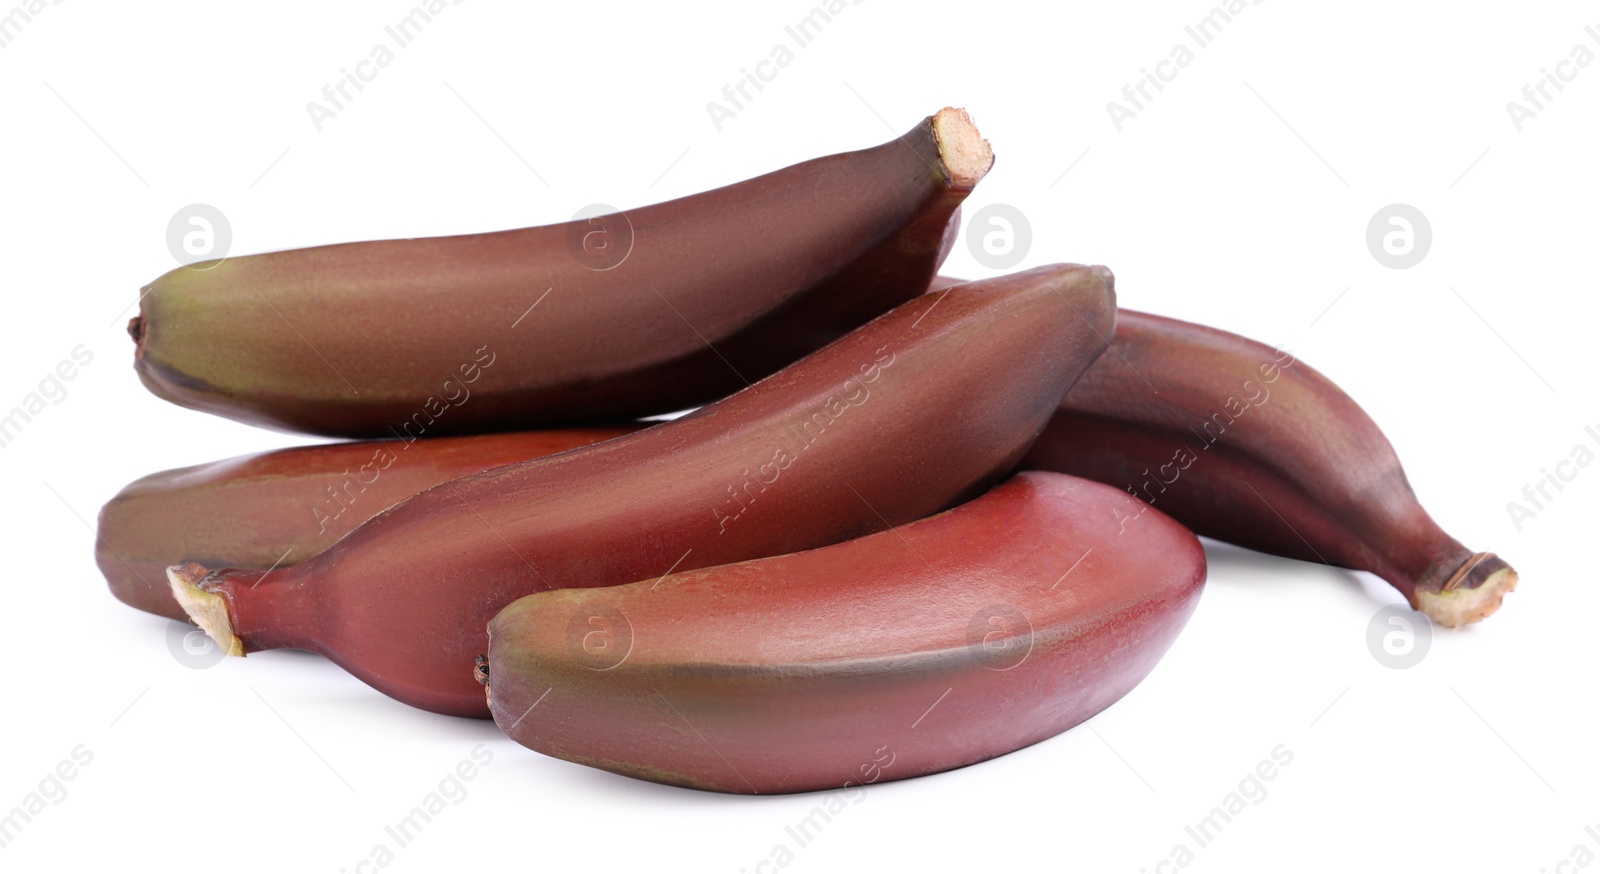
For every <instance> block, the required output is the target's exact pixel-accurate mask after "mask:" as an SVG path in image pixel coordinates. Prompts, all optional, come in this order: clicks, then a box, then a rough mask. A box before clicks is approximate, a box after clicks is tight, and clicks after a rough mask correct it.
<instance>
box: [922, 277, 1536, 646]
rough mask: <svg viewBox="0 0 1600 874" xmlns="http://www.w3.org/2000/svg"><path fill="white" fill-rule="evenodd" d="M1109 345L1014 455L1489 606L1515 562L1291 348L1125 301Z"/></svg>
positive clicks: (1467, 609) (1443, 605) (1199, 523)
mask: <svg viewBox="0 0 1600 874" xmlns="http://www.w3.org/2000/svg"><path fill="white" fill-rule="evenodd" d="M959 281H960V280H951V279H947V278H945V277H940V279H939V280H938V281H937V282H936V283H935V285H934V288H935V289H938V288H941V287H943V285H944V283H946V282H959ZM1111 350H1112V351H1111V352H1110V353H1108V354H1106V355H1104V356H1102V357H1101V358H1100V359H1098V360H1097V361H1096V362H1095V363H1094V364H1093V365H1092V366H1091V367H1090V368H1089V370H1088V372H1087V373H1085V374H1084V376H1083V378H1082V379H1080V380H1078V382H1077V383H1076V384H1075V385H1074V386H1073V387H1072V390H1071V391H1069V392H1068V393H1067V395H1066V398H1065V399H1064V400H1063V401H1062V402H1061V408H1060V410H1058V411H1057V412H1056V414H1055V416H1054V417H1053V418H1052V419H1051V420H1050V424H1049V426H1048V427H1046V428H1045V431H1044V433H1043V434H1042V435H1041V436H1040V438H1039V441H1038V443H1036V444H1035V445H1034V447H1033V449H1032V451H1031V452H1029V454H1028V456H1027V457H1026V458H1025V459H1023V462H1022V466H1023V467H1024V468H1034V469H1039V470H1054V471H1060V472H1062V473H1069V474H1073V475H1075V476H1081V477H1086V478H1088V479H1092V480H1096V481H1098V482H1102V483H1108V484H1110V485H1115V486H1118V487H1121V488H1125V489H1127V490H1128V492H1130V493H1132V494H1134V495H1136V496H1138V497H1139V498H1141V499H1143V500H1145V501H1147V502H1149V503H1150V504H1151V505H1153V506H1155V507H1157V508H1159V509H1161V510H1163V511H1165V512H1166V513H1167V514H1168V515H1170V516H1172V517H1173V518H1174V519H1177V520H1178V521H1179V522H1182V523H1183V524H1185V525H1187V526H1189V527H1190V528H1191V529H1193V530H1194V531H1195V532H1196V533H1197V534H1201V535H1204V536H1206V537H1213V538H1216V539H1218V540H1223V541H1226V542H1228V543H1234V544H1238V545H1240V546H1244V547H1248V548H1250V549H1256V550H1260V551H1262V552H1268V553H1272V554H1274V555H1282V556H1288V557H1290V558H1297V559H1301V560H1304V561H1317V562H1325V563H1328V564H1330V565H1337V566H1340V567H1348V568H1356V569H1359V570H1364V571H1369V572H1371V573H1373V574H1376V575H1378V576H1379V577H1382V578H1383V579H1385V580H1387V581H1388V582H1389V583H1390V584H1391V585H1393V586H1394V587H1395V588H1396V589H1398V590H1399V591H1400V593H1401V594H1403V595H1404V596H1405V597H1406V600H1407V601H1409V602H1410V604H1411V606H1412V607H1413V608H1415V609H1417V610H1420V611H1422V612H1423V613H1425V614H1427V616H1428V617H1429V618H1431V619H1432V620H1433V621H1434V622H1437V623H1439V624H1441V625H1445V626H1458V625H1465V624H1467V623H1471V622H1476V621H1478V620H1480V619H1483V618H1484V617H1486V616H1488V615H1490V614H1492V613H1493V612H1494V611H1495V610H1496V609H1498V608H1499V606H1500V602H1501V599H1502V598H1504V597H1505V594H1506V593H1507V592H1510V591H1511V590H1512V589H1514V588H1515V587H1516V584H1517V574H1516V571H1514V570H1512V569H1511V567H1510V565H1508V564H1506V563H1505V562H1504V561H1503V560H1501V559H1500V558H1499V557H1497V556H1495V555H1493V554H1492V553H1486V552H1479V553H1474V552H1473V551H1472V550H1470V549H1468V548H1466V547H1465V546H1463V545H1461V543H1460V542H1459V541H1457V540H1456V539H1454V538H1453V537H1451V536H1450V535H1449V534H1446V533H1445V532H1444V530H1443V529H1441V528H1440V527H1439V525H1438V523H1436V522H1435V521H1434V520H1433V518H1432V517H1430V516H1429V515H1428V513H1427V511H1426V510H1424V509H1423V508H1422V505H1421V504H1420V503H1418V501H1417V496H1416V494H1415V493H1414V492H1412V490H1411V485H1410V483H1408V482H1407V480H1406V475H1405V471H1403V470H1402V469H1401V467H1400V459H1399V458H1397V457H1396V456H1395V452H1394V447H1392V446H1391V445H1390V444H1389V441H1388V440H1387V439H1386V438H1385V437H1384V436H1383V432H1382V431H1380V430H1379V429H1378V426H1377V424H1376V423H1374V422H1373V421H1372V419H1371V418H1370V417H1368V416H1367V414H1366V413H1365V412H1364V411H1362V409H1361V407H1359V406H1358V405H1357V404H1356V402H1355V401H1353V400H1351V399H1350V397H1349V396H1348V395H1346V394H1345V393H1344V392H1342V391H1340V390H1339V387H1338V386H1336V385H1334V384H1333V383H1332V382H1331V381H1329V380H1328V378H1327V377H1325V376H1323V375H1322V374H1320V373H1318V372H1317V371H1315V370H1313V369H1311V367H1309V366H1308V365H1306V364H1305V363H1303V362H1299V361H1296V360H1295V359H1294V357H1293V356H1292V355H1290V354H1289V353H1287V352H1283V351H1280V350H1276V349H1273V348H1271V347H1269V346H1266V345H1263V344H1261V343H1257V342H1255V341H1253V340H1247V339H1245V338H1244V337H1240V336H1238V335H1237V334H1230V333H1228V332H1227V331H1221V330H1218V329H1215V328H1208V327H1204V326H1201V325H1195V324H1190V323H1188V322H1182V321H1178V320H1177V319H1169V318H1163V317H1161V316H1154V315H1149V314H1146V313H1140V312H1134V311H1131V310H1121V311H1119V312H1118V314H1117V329H1116V335H1115V336H1114V337H1113V338H1112V341H1111ZM1120 524H1122V525H1124V526H1126V527H1129V528H1132V527H1134V526H1137V525H1140V524H1143V523H1142V522H1141V521H1140V518H1139V516H1138V515H1137V514H1133V515H1132V516H1130V517H1128V518H1124V519H1121V520H1120Z"/></svg>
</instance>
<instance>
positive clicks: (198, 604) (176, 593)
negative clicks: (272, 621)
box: [167, 561, 244, 656]
mask: <svg viewBox="0 0 1600 874" xmlns="http://www.w3.org/2000/svg"><path fill="white" fill-rule="evenodd" d="M209 575H210V572H209V571H207V570H206V569H205V568H204V567H202V566H200V565H198V564H195V563H194V562H192V561H191V562H188V563H186V564H181V565H173V566H172V567H169V568H167V583H168V584H169V585H171V586H172V596H173V597H174V598H176V599H177V600H178V605H179V606H180V607H182V608H183V612H185V613H187V614H189V618H190V619H192V620H194V624H196V625H198V626H200V630H201V631H204V632H205V633H206V636H207V637H209V638H211V640H212V641H214V642H215V643H216V645H217V646H218V647H219V648H220V649H221V650H222V651H223V652H224V653H227V654H228V655H231V656H242V655H244V644H243V643H242V642H241V641H240V640H239V638H238V637H237V636H236V635H235V634H234V633H233V621H232V620H231V619H229V618H228V603H227V601H225V600H224V599H223V597H222V596H221V595H219V594H217V593H216V592H208V591H206V590H205V589H202V588H200V583H201V581H203V580H204V579H205V578H206V577H207V576H209Z"/></svg>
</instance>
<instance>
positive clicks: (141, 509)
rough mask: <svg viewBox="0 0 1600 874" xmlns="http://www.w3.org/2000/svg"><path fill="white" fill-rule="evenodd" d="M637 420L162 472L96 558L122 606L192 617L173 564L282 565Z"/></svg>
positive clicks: (126, 502)
mask: <svg viewBox="0 0 1600 874" xmlns="http://www.w3.org/2000/svg"><path fill="white" fill-rule="evenodd" d="M641 427H643V425H619V426H616V427H609V428H572V429H566V430H557V431H517V432H511V433H506V434H481V435H476V436H472V437H440V438H437V439H429V440H373V441H358V442H352V443H330V444H327V445H324V446H299V447H295V448H293V449H280V450H277V451H275V452H262V453H259V454H256V455H244V456H240V457H238V458H229V459H224V460H222V461H213V462H211V463H210V464H201V465H196V466H194V467H185V468H179V469H177V470H164V471H161V472H160V473H153V474H151V475H149V476H146V477H142V478H140V479H137V480H135V481H133V482H131V483H129V484H128V485H127V486H125V487H123V489H122V491H120V492H117V494H116V496H115V497H113V498H112V499H111V500H109V501H107V502H106V505H105V506H104V507H102V508H101V509H100V524H99V531H98V538H97V540H96V542H95V561H96V563H98V564H99V565H100V572H101V573H102V574H104V575H105V578H106V582H108V583H110V585H111V593H112V594H113V595H116V596H117V598H118V599H119V600H121V601H122V602H123V603H125V604H128V605H129V606H132V607H137V608H138V609H140V610H144V611H146V612H149V613H155V614H157V615H160V616H167V617H170V618H173V619H178V620H182V621H188V618H189V617H188V614H186V613H184V611H183V608H182V607H180V606H178V602H177V601H175V600H173V597H172V586H171V585H170V584H169V583H168V582H167V567H168V566H170V565H171V564H172V563H173V562H177V561H184V560H188V561H195V562H199V563H201V564H206V565H213V566H221V567H234V568H242V569H245V570H258V571H266V570H269V569H272V568H286V567H289V566H291V565H295V564H298V563H300V562H302V561H305V560H306V559H308V558H311V557H312V556H314V555H316V554H317V553H319V552H321V551H323V550H324V549H327V548H328V547H329V546H332V545H333V543H334V541H336V540H338V539H339V538H341V537H343V536H344V535H346V534H348V533H349V532H351V531H352V530H354V529H355V527H356V526H357V525H360V524H361V523H362V522H365V521H366V520H368V519H370V518H372V517H373V516H374V515H377V513H378V512H379V511H382V510H386V509H388V508H389V507H390V505H392V504H396V503H399V502H400V501H402V500H405V499H406V498H409V497H411V496H412V495H414V494H416V493H417V492H420V491H422V490H423V489H426V488H430V487H432V486H436V485H438V484H439V483H442V482H445V481H447V480H453V479H456V478H458V477H463V476H466V475H467V474H469V473H477V472H478V471H481V470H488V469H489V468H491V467H499V466H500V465H502V464H510V463H512V462H514V461H526V460H528V459H530V458H539V457H542V456H545V455H553V454H555V453H557V452H562V451H565V450H567V449H574V448H576V447H579V446H587V445H589V444H590V443H597V442H599V441H601V440H609V439H610V438H612V437H620V436H621V435H623V434H628V433H631V432H633V431H636V430H638V429H639V428H641Z"/></svg>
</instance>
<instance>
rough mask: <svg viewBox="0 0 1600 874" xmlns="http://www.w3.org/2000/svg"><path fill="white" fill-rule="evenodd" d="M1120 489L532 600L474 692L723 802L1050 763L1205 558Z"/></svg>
mask: <svg viewBox="0 0 1600 874" xmlns="http://www.w3.org/2000/svg"><path fill="white" fill-rule="evenodd" d="M1140 506H1141V505H1140V504H1139V502H1138V501H1137V500H1136V499H1134V498H1133V497H1131V496H1129V495H1128V494H1126V493H1125V492H1121V491H1118V490H1117V489H1115V488H1110V487H1107V486H1104V485H1100V484H1098V483H1091V482H1088V481H1086V480H1081V479H1077V478H1074V477H1068V476H1062V475H1060V474H1054V473H1023V474H1019V475H1017V476H1016V477H1015V478H1013V479H1012V480H1010V481H1009V482H1007V483H1005V484H1003V485H1001V486H999V487H997V488H996V489H995V490H994V491H992V492H990V493H988V494H987V495H984V496H982V497H980V498H978V499H976V500H974V501H972V502H971V503H968V504H965V505H962V506H960V507H957V508H956V509H954V510H950V511H948V512H946V513H943V514H940V515H938V516H934V517H931V518H927V519H923V520H921V521H918V522H913V523H911V524H909V525H905V526H902V527H900V528H896V529H894V530H892V531H880V532H878V533H876V534H872V535H869V536H866V537H862V538H860V539H858V540H852V541H849V542H846V543H839V544H835V545H832V546H826V547H822V548H820V549H813V550H810V551H808V552H800V553H795V554H792V555H781V556H777V557H773V558H764V559H757V560H755V561H746V562H742V563H739V564H730V565H722V566H720V567H713V568H706V569H704V570H696V571H689V572H679V573H675V574H671V575H669V576H667V577H665V578H662V579H659V580H653V579H646V580H641V581H639V582H636V583H632V584H630V585H625V586H616V587H613V588H609V589H568V590H563V591H550V592H541V593H538V594H535V595H530V596H528V597H526V598H522V599H520V600H518V601H516V602H514V603H512V604H511V605H510V606H509V607H507V608H506V609H504V610H502V611H501V612H500V615H498V616H496V617H495V619H494V621H493V622H492V623H490V625H489V654H488V658H487V660H486V662H484V663H480V666H479V677H480V680H484V681H487V682H488V683H489V699H490V709H491V710H492V711H493V713H494V718H495V721H496V722H497V723H498V724H499V725H500V727H501V728H502V729H504V730H505V732H506V733H507V734H509V735H510V736H511V737H512V738H514V739H515V740H516V741H517V742H518V743H521V744H523V745H524V746H527V747H531V748H532V749H535V750H538V751H539V752H542V753H547V754H549V755H552V756H556V757H558V758H562V759H567V760H569V761H573V762H578V763H581V764H585V765H593V766H595V767H598V768H604V769H606V770H610V771H616V772H618V773H621V774H627V775H630V776H634V777H642V778H644V779H647V780H655V781H658V782H662V783H672V784H675V785H679V786H691V787H695V788H700V789H713V790H720V791H725V792H743V793H760V794H766V793H774V792H803V791H807V790H814V789H829V788H839V787H846V788H847V787H850V786H852V785H859V784H862V783H869V782H876V781H880V780H895V779H901V778H904V777H914V776H917V775H919V774H927V773H932V772H935V771H944V770H948V769H950V768H958V767H961V766H962V765H969V764H972V763H973V762H978V761H982V760H984V759H988V758H992V757H994V756H998V755H1002V754H1004V753H1008V752H1010V751H1012V750H1015V749H1019V748H1021V747H1025V746H1028V745H1029V744H1033V743H1037V742H1038V741H1041V740H1044V739H1045V738H1048V737H1050V736H1052V735H1055V734H1057V733H1059V732H1062V731H1065V730H1066V729H1068V728H1070V727H1072V726H1073V725H1076V724H1078V723H1079V722H1082V721H1083V720H1085V719H1087V718H1089V717H1090V716H1093V715H1094V714H1095V713H1098V712H1099V711H1100V710H1102V709H1104V708H1106V707H1107V706H1109V705H1110V704H1111V703H1113V702H1115V701H1116V700H1117V699H1119V698H1121V697H1122V696H1123V695H1125V694H1127V693H1128V691H1129V690H1130V689H1132V688H1133V687H1134V686H1135V685H1137V684H1138V683H1139V681H1140V680H1142V679H1144V677H1145V675H1146V674H1148V673H1149V672H1150V670H1151V669H1152V668H1153V667H1155V664H1156V662H1157V661H1158V660H1159V659H1160V658H1161V656H1162V655H1163V654H1164V653H1165V652H1166V651H1167V648H1168V646H1170V645H1171V643H1172V641H1173V639H1174V638H1175V637H1176V636H1177V634H1178V632H1179V631H1180V630H1181V629H1182V628H1183V626H1184V624H1185V622H1187V621H1188V618H1189V615H1190V613H1191V612H1193V610H1194V607H1195V604H1196V603H1197V601H1198V600H1199V595H1200V590H1201V585H1202V583H1203V582H1204V580H1205V553H1204V551H1203V550H1202V549H1201V548H1200V542H1199V541H1198V540H1196V539H1195V536H1194V535H1193V534H1191V533H1190V532H1189V531H1187V530H1185V529H1184V528H1183V527H1182V526H1181V525H1179V524H1178V523H1176V522H1174V521H1172V520H1171V519H1169V518H1167V517H1165V516H1163V515H1162V514H1161V513H1159V512H1155V511H1152V512H1148V513H1146V514H1145V518H1143V519H1142V520H1141V524H1140V525H1139V526H1137V527H1131V528H1129V529H1128V530H1127V531H1122V530H1120V529H1119V527H1118V525H1117V522H1116V514H1117V513H1124V514H1132V513H1137V512H1139V510H1138V509H1136V508H1139V507H1140Z"/></svg>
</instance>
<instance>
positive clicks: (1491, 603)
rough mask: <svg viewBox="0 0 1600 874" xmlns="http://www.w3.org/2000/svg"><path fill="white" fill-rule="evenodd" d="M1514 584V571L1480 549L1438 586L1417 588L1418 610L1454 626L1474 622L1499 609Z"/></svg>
mask: <svg viewBox="0 0 1600 874" xmlns="http://www.w3.org/2000/svg"><path fill="white" fill-rule="evenodd" d="M1516 587H1517V572H1516V571H1515V570H1513V569H1512V567H1511V566H1510V565H1508V564H1506V563H1505V561H1504V560H1503V559H1501V558H1500V557H1499V556H1497V555H1495V554H1494V553H1492V552H1480V553H1477V554H1476V555H1474V556H1473V557H1472V558H1471V559H1469V560H1468V561H1467V562H1466V563H1465V564H1463V565H1462V566H1461V568H1460V569H1459V570H1457V571H1456V572H1455V574H1453V575H1452V576H1451V577H1450V579H1449V580H1448V581H1447V582H1446V583H1445V584H1444V585H1443V586H1442V587H1441V588H1440V591H1437V592H1429V591H1424V590H1422V589H1418V590H1417V593H1416V604H1415V605H1414V606H1415V607H1416V608H1417V609H1418V610H1421V611H1422V612H1423V613H1425V614H1427V616H1428V618H1429V619H1432V620H1433V621H1434V622H1436V623H1438V624H1440V625H1443V626H1445V627H1446V628H1457V627H1460V626H1462V625H1469V624H1471V623H1473V622H1477V621H1479V620H1481V619H1483V618H1485V617H1487V616H1490V615H1492V614H1493V613H1494V611H1496V610H1498V609H1500V601H1501V599H1502V598H1504V597H1505V596H1506V593H1507V592H1510V591H1512V590H1513V589H1515V588H1516Z"/></svg>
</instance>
